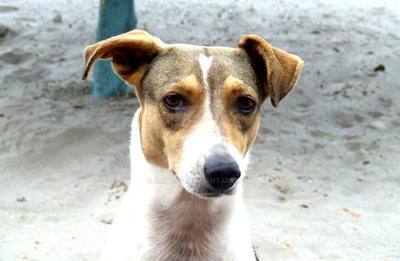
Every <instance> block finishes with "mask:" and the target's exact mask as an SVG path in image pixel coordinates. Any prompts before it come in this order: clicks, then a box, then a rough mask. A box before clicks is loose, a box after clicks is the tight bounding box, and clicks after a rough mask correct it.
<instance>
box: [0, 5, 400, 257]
mask: <svg viewBox="0 0 400 261" xmlns="http://www.w3.org/2000/svg"><path fill="white" fill-rule="evenodd" d="M135 9H136V15H137V28H140V29H145V30H147V31H149V32H150V33H151V34H153V35H155V36H158V37H159V38H161V39H162V40H163V41H165V42H167V43H177V42H182V43H192V44H198V45H222V46H232V47H234V46H236V45H237V41H238V40H239V39H240V38H241V37H242V36H243V35H245V34H250V33H252V34H258V35H260V36H262V37H263V38H265V39H266V40H267V41H269V42H270V43H271V44H272V45H274V46H277V47H279V48H281V49H284V50H286V51H289V52H292V53H295V54H297V55H299V56H300V57H302V59H303V60H304V61H305V66H304V69H303V73H302V75H301V77H300V80H299V82H298V84H297V87H296V89H295V90H294V91H293V92H292V93H291V94H290V95H289V96H287V97H286V98H285V99H284V100H283V101H282V102H281V103H280V104H279V107H278V108H273V107H272V106H271V105H270V102H269V101H267V102H266V103H265V104H264V107H263V119H262V125H261V127H260V132H259V135H258V138H257V141H256V144H255V146H254V148H253V151H252V159H251V165H250V169H249V173H248V179H247V182H246V184H245V200H246V203H247V207H248V211H249V218H250V221H251V233H252V238H253V242H254V244H255V248H256V250H257V253H258V255H259V257H260V260H317V259H322V260H400V245H399V243H398V242H400V203H399V202H400V197H399V196H400V189H399V188H400V163H399V162H400V139H399V138H400V117H399V116H400V105H399V104H398V101H399V99H400V76H399V72H400V63H399V59H400V30H399V28H400V5H399V4H398V2H397V1H383V0H382V1H378V0H376V1H361V0H357V1H355V0H354V1H348V0H347V1H344V0H335V1H333V0H332V1H325V0H305V1H289V0H279V1H272V0H267V1H265V0H256V1H233V0H221V1H211V0H201V1H200V0H193V1H169V0H168V1H161V0H147V1H144V0H139V1H135ZM98 14H99V1H98V0H85V1H79V0H58V1H51V0H40V1H39V0H35V1H34V0H0V260H1V261H8V260H96V258H97V257H98V255H99V251H100V249H101V246H102V244H103V243H104V242H105V239H106V237H107V231H108V229H109V227H110V224H111V223H112V219H113V216H114V213H115V210H116V207H117V206H118V204H119V202H120V198H121V197H122V196H123V194H124V192H125V191H126V189H127V184H129V183H128V182H129V155H128V145H129V131H130V121H131V118H132V116H133V114H134V112H135V110H136V109H137V107H138V103H137V100H136V99H135V98H134V97H132V95H128V96H127V95H124V96H123V97H113V98H109V99H95V98H93V95H92V86H93V80H89V81H86V82H83V81H81V80H80V78H81V71H82V68H83V57H82V54H83V50H84V48H85V47H86V46H87V45H89V44H92V43H94V42H95V41H96V27H97V22H98ZM91 77H92V76H91ZM91 79H92V78H91Z"/></svg>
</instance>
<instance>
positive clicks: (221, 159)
mask: <svg viewBox="0 0 400 261" xmlns="http://www.w3.org/2000/svg"><path fill="white" fill-rule="evenodd" d="M204 175H205V177H206V180H207V182H208V184H209V185H210V186H211V188H212V189H213V190H215V192H217V193H221V192H222V193H223V192H224V191H226V190H228V189H229V188H231V187H232V186H233V185H234V184H235V182H236V181H237V180H238V179H239V178H240V169H239V165H238V164H237V163H236V161H235V159H234V158H233V157H232V156H231V155H229V154H228V153H223V154H216V155H212V156H210V157H209V158H208V159H206V162H205V164H204Z"/></svg>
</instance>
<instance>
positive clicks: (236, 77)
mask: <svg viewBox="0 0 400 261" xmlns="http://www.w3.org/2000/svg"><path fill="white" fill-rule="evenodd" d="M200 53H205V54H206V55H208V56H211V57H212V59H213V60H212V65H211V67H210V69H209V72H208V79H207V81H208V82H207V86H208V88H209V90H208V93H209V97H210V103H209V104H210V106H211V108H210V109H211V111H212V115H213V118H214V120H215V121H216V123H217V124H218V125H219V128H220V130H221V132H222V133H223V134H224V135H225V136H226V137H227V138H228V139H229V140H230V141H231V142H232V144H233V145H234V146H235V147H236V148H237V149H238V151H239V152H240V153H241V154H242V155H245V154H246V153H247V152H248V151H249V149H250V147H251V145H252V144H253V142H254V139H255V137H256V134H257V131H258V126H259V123H260V106H261V104H262V103H263V102H264V101H265V99H266V98H267V97H268V96H271V100H272V104H273V105H274V106H277V104H278V103H279V101H280V100H281V99H282V98H283V97H284V96H285V95H286V94H287V93H288V92H289V91H290V90H291V89H292V88H293V87H294V86H295V84H296V81H297V79H298V77H299V74H300V71H301V68H302V66H303V62H302V61H301V59H300V58H299V57H297V56H296V55H292V54H289V53H287V52H285V51H282V50H280V49H278V48H276V47H273V46H271V45H270V44H268V43H267V42H266V41H265V40H263V39H262V38H260V37H258V36H255V35H247V36H244V37H243V38H242V39H241V40H240V41H239V48H221V47H206V48H204V47H199V46H192V45H184V44H176V45H167V44H164V43H163V42H162V41H161V40H159V39H158V38H156V37H154V36H152V35H150V34H148V33H147V32H144V31H141V30H134V31H131V32H128V33H126V34H122V35H119V36H116V37H112V38H110V39H107V40H104V41H101V42H98V43H96V44H94V45H91V46H89V47H87V48H86V50H85V60H86V62H85V68H84V72H83V78H84V79H85V78H86V77H87V74H88V72H89V70H90V68H91V67H92V65H93V64H94V62H95V60H96V59H110V58H111V59H112V61H113V68H114V70H115V72H116V73H117V74H118V75H119V76H120V77H121V79H123V80H124V81H126V82H127V83H128V84H131V85H135V86H136V92H137V95H138V98H139V101H140V103H141V105H142V106H143V110H142V113H141V115H140V135H141V140H142V149H143V152H144V155H145V157H146V159H147V160H148V161H149V162H151V163H153V164H155V165H158V166H161V167H164V168H169V169H171V170H174V169H175V168H176V167H177V166H178V165H179V162H180V160H181V158H182V147H183V142H184V140H185V137H186V136H187V135H188V134H189V133H190V132H191V131H192V130H193V129H194V128H195V126H196V124H197V123H198V122H199V121H200V120H201V118H202V115H203V111H204V106H203V105H204V104H205V91H204V86H203V84H202V78H201V77H202V76H201V70H200V68H199V64H198V55H199V54H200ZM169 92H177V93H180V94H181V95H183V96H184V97H186V98H187V99H188V101H189V105H190V106H189V109H188V110H187V111H185V112H178V113H171V112H169V111H168V110H167V109H166V108H165V107H164V105H163V103H162V99H163V98H164V97H165V95H166V94H168V93H169ZM241 95H245V96H246V95H249V96H251V97H252V98H253V100H254V101H255V102H256V103H257V108H256V110H255V111H254V112H253V113H251V114H249V115H242V114H239V113H237V112H235V110H234V103H235V100H236V99H237V98H238V97H239V96H241Z"/></svg>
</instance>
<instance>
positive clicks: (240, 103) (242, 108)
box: [235, 96, 256, 115]
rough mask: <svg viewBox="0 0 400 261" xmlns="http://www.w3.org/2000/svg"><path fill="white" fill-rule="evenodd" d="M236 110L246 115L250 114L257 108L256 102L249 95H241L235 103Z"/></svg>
mask: <svg viewBox="0 0 400 261" xmlns="http://www.w3.org/2000/svg"><path fill="white" fill-rule="evenodd" d="M235 107H236V110H237V111H238V112H239V113H241V114H244V115H247V114H250V113H252V112H253V111H254V109H255V108H256V103H255V102H254V101H253V100H252V99H250V98H249V97H247V96H242V97H239V98H238V99H237V100H236V104H235Z"/></svg>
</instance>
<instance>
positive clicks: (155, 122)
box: [140, 74, 204, 171]
mask: <svg viewBox="0 0 400 261" xmlns="http://www.w3.org/2000/svg"><path fill="white" fill-rule="evenodd" d="M171 92H173V93H179V94H181V95H182V96H184V97H185V98H186V99H187V101H188V103H189V106H188V110H187V111H185V112H176V113H173V112H170V111H169V110H168V109H167V108H165V107H164V105H163V102H162V99H163V97H164V96H165V95H167V94H168V93H171ZM203 105H204V90H203V88H202V86H201V85H200V83H199V82H198V80H197V78H196V77H195V75H193V74H191V75H188V76H186V77H183V78H182V79H181V80H180V81H179V82H177V83H174V84H171V85H170V86H168V87H166V88H165V89H164V90H163V93H162V94H161V95H159V97H157V101H156V102H155V103H145V104H144V108H145V109H144V110H143V111H142V114H143V115H141V116H142V117H141V118H140V126H141V139H142V149H143V153H144V155H145V156H146V159H147V160H148V161H149V162H151V163H153V164H155V165H158V166H160V167H164V168H168V169H171V170H173V171H175V170H176V169H177V167H178V166H179V164H180V162H181V159H182V153H183V151H182V150H183V142H184V141H185V138H186V137H187V136H188V135H189V133H190V132H191V131H192V130H193V129H194V128H195V126H196V124H197V123H198V122H199V121H200V119H201V116H202V114H203V111H204V109H203Z"/></svg>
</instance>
